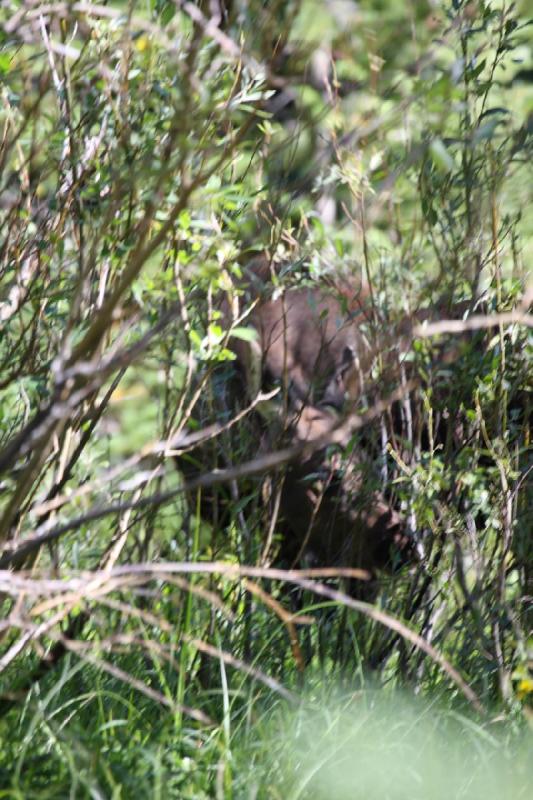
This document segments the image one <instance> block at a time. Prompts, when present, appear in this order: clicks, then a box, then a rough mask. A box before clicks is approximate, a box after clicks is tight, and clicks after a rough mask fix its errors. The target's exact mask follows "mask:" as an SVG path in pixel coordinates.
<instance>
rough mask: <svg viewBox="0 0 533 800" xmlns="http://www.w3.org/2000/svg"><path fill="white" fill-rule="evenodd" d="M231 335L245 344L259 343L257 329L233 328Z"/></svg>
mask: <svg viewBox="0 0 533 800" xmlns="http://www.w3.org/2000/svg"><path fill="white" fill-rule="evenodd" d="M231 335H232V336H234V337H235V338H236V339H242V341H243V342H255V341H257V331H256V329H255V328H242V327H237V328H232V331H231Z"/></svg>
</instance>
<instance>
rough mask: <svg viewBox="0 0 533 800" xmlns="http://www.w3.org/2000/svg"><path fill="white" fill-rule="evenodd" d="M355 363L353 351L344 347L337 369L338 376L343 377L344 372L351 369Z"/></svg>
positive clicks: (347, 346) (351, 348)
mask: <svg viewBox="0 0 533 800" xmlns="http://www.w3.org/2000/svg"><path fill="white" fill-rule="evenodd" d="M354 363H355V351H354V349H353V347H350V346H349V345H346V347H345V348H344V350H343V351H342V359H341V364H340V368H339V373H340V375H344V373H345V371H346V370H347V369H349V368H350V367H352V366H353V365H354Z"/></svg>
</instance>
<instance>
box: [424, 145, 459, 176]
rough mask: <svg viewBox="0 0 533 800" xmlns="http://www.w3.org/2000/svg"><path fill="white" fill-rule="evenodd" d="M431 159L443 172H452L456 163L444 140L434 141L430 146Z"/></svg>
mask: <svg viewBox="0 0 533 800" xmlns="http://www.w3.org/2000/svg"><path fill="white" fill-rule="evenodd" d="M429 152H430V155H431V159H432V161H433V163H434V164H435V166H436V167H437V169H440V170H441V172H452V170H453V169H454V167H455V163H454V160H453V158H452V157H451V155H450V153H449V152H448V150H447V149H446V145H445V144H444V142H443V141H442V139H433V141H432V142H431V143H430V145H429Z"/></svg>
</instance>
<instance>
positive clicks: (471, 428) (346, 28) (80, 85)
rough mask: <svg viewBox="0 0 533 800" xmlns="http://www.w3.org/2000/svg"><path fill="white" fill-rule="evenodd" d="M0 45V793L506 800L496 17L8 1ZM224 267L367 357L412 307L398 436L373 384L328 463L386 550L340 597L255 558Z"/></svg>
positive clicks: (519, 76) (503, 351)
mask: <svg viewBox="0 0 533 800" xmlns="http://www.w3.org/2000/svg"><path fill="white" fill-rule="evenodd" d="M0 23H1V27H0V75H1V78H2V87H1V92H2V103H1V106H0V123H1V130H2V136H1V140H0V180H1V190H0V219H1V227H0V364H1V369H0V537H1V550H0V584H1V592H2V601H1V602H2V606H3V609H2V610H3V615H2V620H3V621H2V623H1V625H2V628H1V636H2V639H1V655H0V672H1V674H0V695H1V696H0V796H5V797H30V796H31V797H47V798H49V797H50V798H51V797H66V796H72V797H78V796H79V797H85V796H87V797H116V798H118V797H140V796H154V797H180V798H181V797H191V798H201V797H217V798H222V797H232V796H235V797H250V798H253V797H272V798H277V797H293V798H297V797H317V798H320V797H326V796H333V797H359V796H361V797H365V798H367V797H372V796H376V797H380V798H381V797H383V798H384V797H385V796H386V797H391V798H398V800H399V798H404V797H409V798H414V797H417V796H420V797H424V798H431V797H435V798H437V797H441V796H442V797H461V796H469V797H490V796H491V795H490V793H489V792H490V791H492V792H494V797H497V796H498V797H509V798H511V797H512V798H519V797H526V796H529V792H530V790H531V785H532V783H533V774H532V772H531V765H530V764H529V763H528V761H527V758H526V757H524V752H525V745H527V744H528V743H529V744H530V730H529V727H528V726H530V725H531V720H532V717H533V711H532V705H531V701H532V697H533V640H532V638H531V635H532V633H531V631H532V625H531V623H532V620H533V612H532V606H531V598H532V596H533V551H532V548H533V537H532V529H533V524H532V522H533V516H532V497H531V494H532V493H531V465H530V463H529V466H528V459H529V462H530V459H531V386H532V372H531V327H532V326H531V322H532V317H531V314H530V306H531V303H532V301H533V294H532V290H533V283H532V280H533V278H532V275H531V271H530V263H531V259H532V257H533V216H532V204H531V187H532V186H533V180H532V177H533V176H532V171H531V141H532V130H533V107H532V98H533V95H532V90H531V71H532V66H533V65H532V63H531V49H530V39H529V38H528V37H530V30H531V29H530V27H528V24H527V20H526V18H525V4H523V7H522V6H521V4H518V5H510V4H509V5H508V4H506V3H505V2H494V3H491V2H483V0H474V2H463V0H451V2H449V3H448V2H443V3H440V2H439V3H433V2H431V3H430V2H428V3H426V2H422V3H414V2H413V3H411V2H407V1H406V2H403V3H396V2H393V1H392V0H380V2H372V1H371V0H358V2H355V1H354V0H336V1H335V2H328V3H325V2H320V0H272V2H261V0H226V1H225V2H224V1H222V0H211V1H210V2H207V0H206V2H203V1H202V0H198V1H197V2H177V1H176V2H166V1H165V0H142V1H141V0H139V1H138V2H133V0H132V1H131V2H109V3H100V4H96V3H94V4H90V3H83V2H79V3H78V2H72V3H47V4H43V3H39V2H34V1H33V0H27V1H26V2H24V0H7V1H6V2H3V3H2V4H1V5H0ZM257 252H266V253H268V256H269V258H270V259H271V260H272V263H273V264H275V265H276V268H277V269H276V274H275V275H274V276H273V281H274V283H275V286H274V290H275V292H276V293H278V295H279V293H281V292H282V291H283V290H284V288H286V287H290V286H295V285H298V286H301V285H305V286H315V285H329V284H331V283H332V282H333V281H335V280H337V279H338V278H339V276H342V279H343V280H344V281H350V280H352V279H354V278H356V279H358V280H361V279H362V280H364V281H365V282H366V283H367V284H368V285H369V287H370V290H371V296H372V303H373V314H374V317H373V321H372V324H371V325H370V326H369V330H368V335H369V336H371V335H372V333H373V332H374V333H375V331H376V330H379V331H382V330H387V329H392V326H393V325H394V324H395V323H397V322H398V321H399V320H400V319H402V318H404V317H410V316H411V315H413V314H415V313H417V312H419V310H420V309H432V310H433V312H434V313H433V319H435V318H437V319H438V318H439V317H440V318H441V321H442V325H441V327H440V328H439V327H438V325H437V326H436V327H435V330H434V331H431V332H428V334H427V335H426V334H425V333H424V332H423V331H420V332H419V333H420V335H419V336H418V337H417V338H416V339H415V341H414V343H413V346H412V350H411V351H410V353H409V355H408V358H407V362H408V363H410V364H412V365H413V370H414V373H415V374H416V380H415V381H414V388H413V389H412V391H411V393H410V396H409V397H407V393H406V396H404V397H403V398H402V403H403V405H402V403H400V405H401V408H400V411H399V412H398V413H399V415H400V417H401V419H402V425H403V426H402V427H401V429H400V430H398V429H397V428H395V427H394V424H393V421H392V414H391V413H390V403H389V405H387V396H388V395H389V394H390V393H391V392H394V390H395V388H397V385H396V384H397V382H398V381H397V380H396V377H397V376H393V377H394V379H392V378H391V376H390V375H389V376H388V378H387V374H386V370H382V372H379V365H378V366H376V370H377V371H376V374H375V375H374V376H373V377H374V379H375V383H376V385H377V386H379V387H380V390H379V392H378V394H377V395H374V396H373V398H372V402H374V403H377V401H382V402H383V404H384V410H383V413H382V414H381V415H379V416H378V418H377V419H373V420H372V421H371V422H370V421H369V422H368V424H366V423H365V424H364V425H361V426H359V428H358V429H357V430H355V428H354V432H353V436H352V437H351V440H350V445H349V447H348V448H347V451H348V455H349V453H351V452H355V451H357V450H358V448H364V451H365V452H366V453H367V454H369V459H370V462H371V469H370V472H371V475H370V477H369V478H368V479H369V480H370V481H374V482H375V483H376V485H377V486H379V487H381V490H382V491H384V492H386V493H387V497H388V498H390V502H391V503H393V504H394V507H395V508H396V509H398V510H399V511H401V513H402V514H403V515H404V516H405V518H406V519H407V520H408V521H409V536H410V537H411V540H412V546H413V550H414V551H416V558H415V559H413V560H411V562H410V563H408V564H404V565H403V566H399V567H398V569H397V570H395V571H390V572H388V573H386V574H383V575H380V576H379V577H380V580H379V590H378V591H376V592H375V593H374V594H373V595H372V597H371V598H369V597H366V598H365V599H366V600H368V599H371V600H372V603H365V602H361V600H357V599H354V596H351V595H350V594H349V593H348V594H346V593H345V592H344V591H343V589H345V588H346V584H343V583H341V582H339V580H338V579H332V580H331V581H328V582H326V583H319V584H314V583H313V582H311V581H309V580H308V579H307V578H305V576H303V575H302V574H299V575H298V574H296V573H292V576H289V578H291V580H292V583H291V584H290V587H289V585H288V583H287V576H285V580H284V579H283V576H282V575H281V573H279V572H278V573H276V572H274V571H272V570H270V569H269V568H270V567H272V565H274V566H277V562H276V554H277V549H278V548H279V546H280V537H281V527H280V526H279V525H278V518H277V516H276V513H277V512H276V510H275V506H276V485H279V482H280V481H281V480H282V479H283V475H284V472H285V470H286V469H287V465H286V464H285V463H284V461H285V460H284V459H280V460H278V461H277V462H275V463H274V462H273V463H274V468H272V469H270V470H269V469H267V468H266V467H264V468H263V469H259V470H258V468H257V457H258V453H259V455H260V454H261V453H262V454H263V455H266V454H267V453H266V451H265V447H264V445H263V446H262V447H261V445H260V444H259V442H258V433H257V420H255V421H254V412H253V409H249V408H248V413H245V409H246V408H247V407H248V406H249V402H248V400H246V399H245V398H240V399H241V405H237V406H236V405H235V403H234V402H232V401H231V399H230V398H229V397H228V391H227V387H228V385H229V383H230V381H231V375H232V371H233V368H234V364H233V359H234V356H233V353H232V351H231V347H230V333H232V334H233V336H234V337H236V338H238V339H239V340H240V341H243V342H250V341H252V340H253V336H254V334H253V331H251V329H250V326H249V325H248V324H247V313H249V312H250V310H251V308H250V307H249V306H247V303H248V304H249V302H250V301H249V296H248V295H247V294H246V293H245V292H243V290H242V276H243V265H244V264H245V263H246V260H247V258H249V257H250V255H251V254H253V253H257ZM222 297H226V298H228V297H229V298H230V299H231V300H232V302H238V303H239V304H240V308H239V310H240V315H239V320H238V322H237V323H236V325H234V326H233V331H230V330H229V329H228V323H227V319H226V317H225V316H224V314H223V313H222V312H221V310H220V309H221V298H222ZM457 308H461V309H465V308H468V314H470V317H468V315H467V314H466V313H465V312H464V311H462V312H461V313H460V314H459V315H458V314H457V311H455V313H454V309H457ZM450 316H452V317H455V322H457V321H459V325H458V326H457V325H455V327H454V325H453V324H452V325H450V324H447V322H446V320H447V319H448V318H449V317H450ZM465 316H467V322H466V323H465V322H464V320H463V317H465ZM468 319H470V322H471V324H470V326H469V325H468ZM472 319H473V320H474V322H472ZM465 334H466V335H465ZM365 403H366V404H365ZM371 405H372V403H371V399H370V398H366V401H365V400H362V401H361V403H360V405H359V406H358V408H357V409H356V411H357V412H358V414H360V415H362V418H363V419H364V420H365V419H367V418H366V417H365V416H364V415H365V414H368V411H369V409H370V410H371ZM352 411H353V409H352ZM371 416H372V415H371V414H369V415H368V419H370V417H371ZM450 420H451V421H452V424H450V422H449V421H450ZM443 429H444V430H445V435H444V436H443V435H442V433H441V431H442V430H443ZM458 430H460V446H457V444H456V439H457V436H456V434H457V431H458ZM446 431H447V433H446ZM202 436H203V437H204V439H205V441H204V448H203V450H202V451H201V452H200V453H199V452H198V451H197V450H196V449H195V446H194V445H195V444H196V443H197V442H198V440H199V439H202ZM454 437H455V438H454ZM454 442H455V443H454ZM277 444H279V447H282V446H284V444H286V442H284V441H283V440H282V438H280V441H279V443H278V442H276V443H273V442H270V450H269V452H270V451H272V450H277V449H278V447H277V446H274V445H277ZM176 456H178V466H180V467H181V468H179V469H178V468H177V466H176ZM344 456H346V452H345V453H344ZM335 457H336V458H337V457H339V454H336V455H335ZM186 464H188V465H189V468H185V466H184V465H186ZM191 466H192V468H193V472H195V474H197V475H199V476H200V477H199V479H197V480H195V482H191V481H190V480H189V481H188V482H187V481H186V479H185V478H184V476H183V474H184V471H185V474H186V475H187V476H189V478H190V474H192V473H191V472H190V467H191ZM224 469H226V472H224ZM206 499H208V500H209V501H210V503H209V507H210V509H211V512H210V513H211V519H210V521H206V519H205V514H204V515H203V516H202V513H201V512H202V510H203V507H204V505H205V501H206ZM213 499H215V500H217V502H213ZM220 508H222V509H223V515H222V517H221V518H219V517H218V516H217V514H218V513H219V509H220ZM321 566H326V565H321ZM294 584H297V586H298V591H297V592H296V590H295V588H294ZM295 594H297V596H296V597H295ZM296 607H297V611H296V613H294V614H293V613H292V612H294V610H295V608H296ZM400 691H403V692H404V694H406V695H409V696H412V695H413V694H417V695H419V696H420V698H419V699H420V704H419V705H412V704H411V702H410V701H409V700H408V699H407V697H405V696H403V695H402V699H401V700H398V699H397V695H396V692H400ZM395 698H396V699H395ZM392 720H394V723H393V722H392ZM421 721H422V722H421ZM420 724H421V727H419V725H420ZM417 729H418V730H417ZM420 731H422V733H421V732H420ZM339 740H342V742H343V748H337V743H338V741H339ZM457 740H461V741H463V740H465V741H466V744H465V748H464V750H463V749H462V748H461V747H457ZM317 743H318V744H317ZM365 748H366V750H365ZM361 750H362V751H363V752H365V753H366V752H368V757H367V758H366V757H365V758H364V759H363V758H362V757H361V756H360V755H359V756H358V758H359V760H352V759H355V755H354V754H355V753H359V754H360V752H361ZM384 763H386V764H388V765H389V770H390V775H391V776H393V778H392V779H391V780H384V779H383V776H381V777H379V780H378V778H377V777H376V776H379V769H380V765H383V764H384ZM355 764H357V765H358V767H357V769H356V768H355V767H354V765H355ZM406 764H410V765H411V768H410V769H409V768H407V767H406ZM446 764H451V765H452V766H451V767H450V769H449V771H448V770H447V768H446V766H443V765H446ZM369 765H371V766H369ZM359 767H360V768H359ZM371 767H372V768H371ZM406 770H407V771H406ZM413 775H415V776H416V779H414V778H413ZM396 776H398V777H397V779H396ZM374 781H375V782H374ZM468 787H469V788H468ZM417 791H418V792H420V795H417V794H416V792H417ZM357 792H359V794H358V793H357ZM467 792H469V793H468V794H466V793H467Z"/></svg>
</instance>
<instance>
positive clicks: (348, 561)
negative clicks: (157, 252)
mask: <svg viewBox="0 0 533 800" xmlns="http://www.w3.org/2000/svg"><path fill="white" fill-rule="evenodd" d="M273 269H274V267H273V265H272V263H271V262H270V261H269V259H268V258H266V257H265V256H258V257H255V258H253V259H251V260H249V261H248V263H247V264H245V265H244V267H243V275H244V277H243V280H242V286H243V287H245V288H244V289H242V288H241V289H240V291H241V292H242V294H241V296H240V299H241V300H242V299H243V298H244V303H242V302H241V303H240V304H238V307H235V304H234V303H232V301H231V299H230V300H227V299H226V300H225V301H224V302H223V304H222V313H223V316H224V319H225V321H226V323H227V325H228V327H229V328H230V329H231V325H232V324H234V321H235V320H236V319H241V318H242V315H240V314H239V312H240V311H241V310H242V305H245V306H246V307H248V308H251V309H252V310H251V311H250V312H249V314H248V315H247V317H246V324H247V325H248V326H250V327H251V328H253V330H254V331H255V336H254V338H252V339H251V340H250V338H249V337H246V338H245V339H243V338H237V337H235V338H231V339H230V340H229V346H230V347H231V349H232V351H233V352H234V354H235V364H236V369H235V370H234V371H233V374H232V376H231V377H230V378H229V379H225V384H224V388H225V390H226V394H225V397H228V396H229V405H230V407H231V408H232V409H234V410H235V409H236V407H237V405H238V401H240V402H241V403H242V400H243V398H248V400H249V401H252V400H253V399H254V398H255V397H257V396H258V394H259V392H260V391H261V390H263V389H268V388H272V387H273V386H274V387H277V388H278V394H277V396H276V398H275V399H274V400H273V401H272V400H271V401H269V402H268V403H266V404H263V406H261V404H259V405H258V406H257V411H256V413H255V415H254V423H253V428H252V430H253V434H252V435H253V437H254V439H255V450H256V452H257V450H258V449H259V451H260V452H267V451H269V450H274V449H275V448H276V447H279V446H280V445H283V444H287V443H288V444H290V445H294V444H295V443H306V442H308V443H311V444H312V442H313V441H314V440H320V441H321V442H322V441H324V442H325V443H324V444H323V446H320V447H318V448H315V449H314V448H313V447H310V448H309V449H308V450H303V451H300V452H299V455H298V457H297V458H295V459H293V461H292V462H291V463H290V464H288V465H287V469H286V470H285V471H284V473H283V475H282V476H281V479H280V480H281V483H279V482H278V484H277V491H278V494H277V500H278V502H277V506H276V511H277V512H278V514H279V516H278V519H277V521H276V529H277V531H278V533H279V535H280V540H281V543H280V548H279V553H278V562H280V563H283V564H284V565H286V566H295V565H297V564H299V563H300V564H301V563H304V564H307V565H308V566H326V565H327V566H332V565H335V566H348V567H360V568H363V569H365V570H367V572H369V573H370V574H375V573H376V572H378V571H380V570H384V569H385V570H390V569H394V568H395V567H396V566H398V565H401V564H403V563H405V562H406V561H411V560H412V559H415V558H416V552H417V542H416V540H415V537H414V536H413V534H414V531H413V530H412V525H411V530H410V526H409V525H408V521H407V519H406V517H405V515H404V514H402V513H401V512H400V510H399V509H398V508H397V504H396V502H395V498H394V496H393V493H392V491H391V489H390V481H387V464H386V458H385V455H384V450H385V448H384V444H383V443H384V442H385V443H386V442H387V441H392V442H393V443H394V449H395V452H396V454H397V457H398V458H399V459H403V458H404V457H405V456H406V453H405V452H404V450H405V449H406V448H408V447H409V446H413V442H414V446H416V447H418V448H419V449H420V448H422V449H423V447H424V444H425V442H424V441H423V439H424V437H425V438H426V439H427V437H428V436H429V437H432V438H434V437H437V438H438V441H439V442H440V446H441V447H442V448H443V449H446V450H447V451H448V452H450V453H453V452H457V450H458V449H459V448H460V447H461V437H462V436H463V431H462V428H461V420H460V419H459V418H458V417H457V415H456V414H455V413H454V412H453V411H450V409H449V408H448V406H447V403H448V400H449V399H450V397H449V392H448V393H446V392H445V391H444V390H443V386H446V384H448V385H449V370H450V369H454V370H456V369H458V368H460V361H461V358H460V356H461V348H462V347H464V346H471V345H472V336H471V335H465V336H462V337H461V338H460V339H459V340H458V341H457V340H456V341H455V342H454V343H453V344H452V345H450V344H448V345H447V346H445V347H447V349H443V348H442V347H441V349H440V350H439V352H438V353H437V355H435V354H433V356H432V360H431V362H430V367H429V369H430V370H432V372H433V375H432V377H431V378H430V380H433V381H434V382H435V385H436V386H437V388H436V392H435V394H436V396H437V398H438V397H439V392H440V395H441V398H440V401H439V402H438V403H437V404H436V408H435V415H436V416H435V418H434V419H433V420H432V429H431V431H429V432H428V430H427V428H426V427H425V425H424V422H423V419H422V418H423V409H422V404H421V402H412V397H411V395H413V394H416V392H413V391H412V387H413V381H414V382H415V383H416V381H417V379H416V377H415V376H416V368H415V366H413V362H412V359H411V354H412V350H411V344H412V340H413V329H414V326H415V325H416V324H419V323H420V322H421V321H423V320H425V319H428V318H431V312H426V311H424V312H417V313H416V314H414V315H412V316H411V317H404V318H402V319H400V320H399V321H398V322H397V323H396V324H394V325H389V326H388V327H387V329H386V330H384V326H383V323H382V321H380V320H379V319H377V318H376V316H375V315H376V310H375V309H374V307H373V298H372V293H371V290H370V288H369V287H367V286H366V285H365V284H364V282H363V281H360V282H355V281H353V280H352V281H336V282H334V283H333V282H330V283H329V284H327V283H326V284H325V285H320V286H317V285H316V282H315V283H313V284H310V285H309V286H305V285H301V284H300V285H298V286H295V287H293V288H288V289H286V290H285V291H284V292H283V293H280V294H278V295H273V293H272V288H273V284H272V280H271V278H272V271H273ZM466 308H467V306H466V305H465V306H460V307H458V306H456V307H455V308H454V313H455V315H458V314H461V315H462V314H464V313H465V310H466ZM433 314H434V315H435V316H438V315H439V309H436V310H435V311H434V312H433ZM425 368H426V373H427V372H428V365H427V363H426V364H425ZM439 376H440V378H441V381H440V383H441V386H440V389H439V388H438V384H439ZM426 380H428V378H427V377H426ZM402 386H403V387H404V389H405V391H403V392H402ZM398 390H399V391H398ZM393 394H394V395H395V397H396V402H394V403H392V402H391V403H390V407H389V406H388V405H387V402H386V400H387V397H388V396H392V395H393ZM418 396H420V392H418ZM451 399H452V400H454V401H457V399H458V398H456V397H452V398H451ZM384 401H385V402H384ZM380 403H381V405H383V407H384V413H383V414H382V415H381V417H380V419H379V421H378V422H377V424H376V425H374V426H372V430H371V431H367V430H366V429H363V430H362V431H361V432H360V434H359V435H358V436H357V437H355V438H354V437H353V436H352V434H351V431H350V429H349V427H348V429H347V431H346V434H345V436H344V438H342V437H341V438H340V439H339V437H337V438H336V445H335V447H331V446H328V444H327V436H326V437H325V438H324V433H325V432H326V433H327V431H331V430H333V429H335V426H336V424H337V423H338V421H342V419H343V416H344V415H345V414H346V413H349V412H350V411H351V410H352V409H353V408H355V407H356V406H358V405H362V406H364V407H366V408H368V409H372V408H373V406H376V405H377V404H380ZM439 407H440V411H439ZM376 426H377V427H376ZM405 442H407V443H410V445H409V444H405ZM193 455H194V456H195V460H194V462H190V461H188V462H186V463H185V462H180V463H181V466H182V468H183V470H184V472H185V474H186V476H187V477H189V476H191V475H192V474H194V468H193V467H192V466H191V464H192V463H193V464H194V465H195V468H196V469H200V470H206V469H208V468H209V464H208V460H207V459H206V456H205V453H203V452H202V449H201V448H199V450H198V452H197V453H194V454H193ZM407 457H408V455H407ZM224 459H226V460H224ZM222 460H223V462H224V465H227V452H226V454H224V455H223V456H222ZM376 465H378V466H377V467H376ZM212 504H213V496H210V495H207V496H206V497H204V498H203V508H202V513H203V515H204V516H205V517H206V518H208V519H213V518H214V517H216V518H217V519H218V521H219V523H221V522H222V521H223V512H221V511H220V509H217V510H216V512H215V511H214V510H213V507H212ZM274 505H276V504H274Z"/></svg>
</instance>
